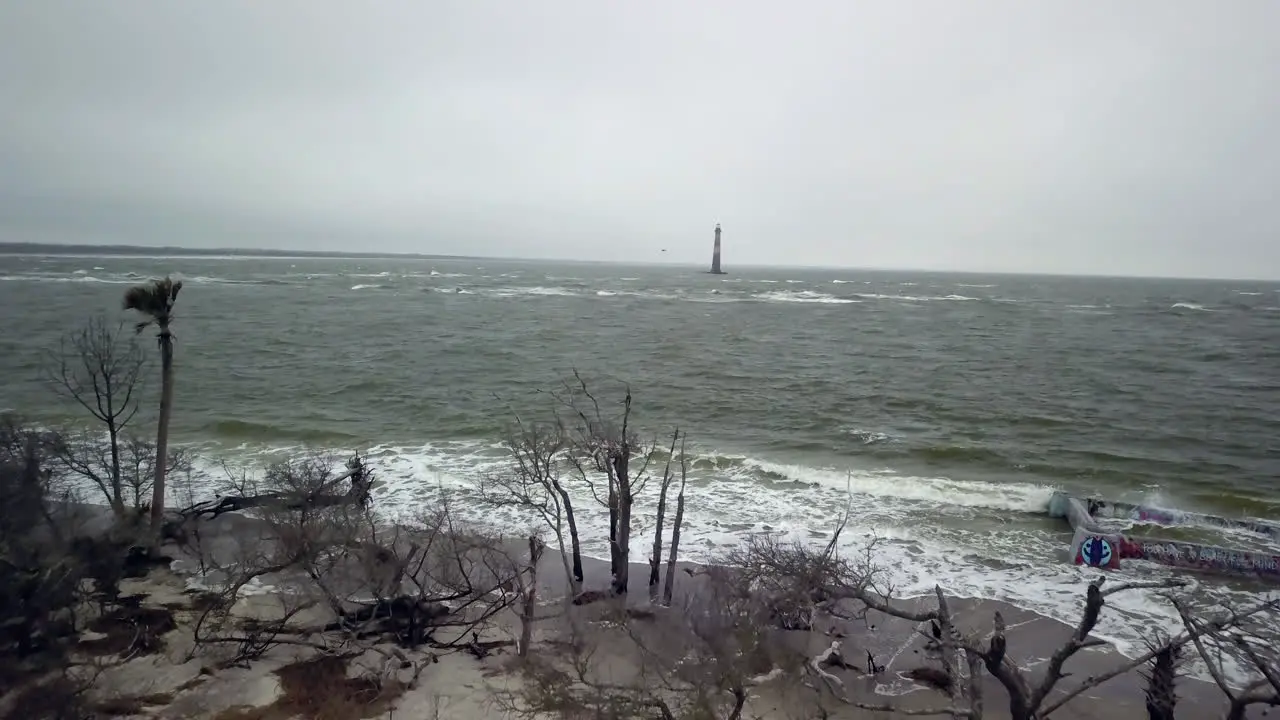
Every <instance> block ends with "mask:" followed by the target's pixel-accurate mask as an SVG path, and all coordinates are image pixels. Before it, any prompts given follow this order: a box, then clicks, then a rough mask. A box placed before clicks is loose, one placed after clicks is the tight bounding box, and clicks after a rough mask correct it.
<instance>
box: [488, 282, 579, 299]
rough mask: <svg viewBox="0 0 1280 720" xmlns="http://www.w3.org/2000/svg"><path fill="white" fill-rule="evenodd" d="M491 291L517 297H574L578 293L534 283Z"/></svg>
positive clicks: (499, 294) (499, 295) (504, 295)
mask: <svg viewBox="0 0 1280 720" xmlns="http://www.w3.org/2000/svg"><path fill="white" fill-rule="evenodd" d="M492 293H493V294H494V295H496V296H498V297H518V296H522V295H534V296H538V297H576V296H577V295H578V293H576V292H574V291H572V290H570V289H568V288H562V287H543V286H541V285H535V286H533V287H506V288H498V289H496V290H493V291H492Z"/></svg>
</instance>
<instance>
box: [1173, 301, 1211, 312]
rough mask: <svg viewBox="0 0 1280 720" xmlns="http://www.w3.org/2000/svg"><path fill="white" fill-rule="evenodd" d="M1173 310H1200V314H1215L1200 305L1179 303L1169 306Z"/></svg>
mask: <svg viewBox="0 0 1280 720" xmlns="http://www.w3.org/2000/svg"><path fill="white" fill-rule="evenodd" d="M1169 309H1171V310H1198V311H1200V312H1213V311H1212V310H1210V309H1208V308H1206V307H1205V306H1203V305H1200V304H1199V303H1190V302H1177V303H1174V304H1172V305H1170V306H1169Z"/></svg>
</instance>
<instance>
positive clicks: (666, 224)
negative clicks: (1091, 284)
mask: <svg viewBox="0 0 1280 720" xmlns="http://www.w3.org/2000/svg"><path fill="white" fill-rule="evenodd" d="M1277 27H1280V4H1277V3H1274V2H1270V1H1269V0H1239V1H1237V2H1233V3H1228V4H1216V5H1215V4H1212V3H1203V2H1193V1H1192V0H1173V1H1169V0H1166V1H1164V2H1158V1H1154V0H1152V1H1137V2H1128V3H1102V2H1095V3H1073V4H1050V3H1013V2H1006V1H996V0H987V1H981V0H970V1H969V2H963V3H960V2H949V1H947V0H932V1H929V0H918V1H916V2H910V3H904V2H878V3H845V2H836V1H835V0H832V1H831V2H823V3H818V2H808V3H800V4H786V3H777V2H764V1H763V0H750V1H749V2H728V1H725V2H710V1H708V2H699V3H677V2H674V1H667V0H661V1H659V2H653V3H638V2H637V3H600V2H589V1H586V0H583V1H580V2H571V1H568V0H565V1H562V2H553V3H510V2H497V1H496V0H469V1H468V2H465V3H461V2H459V3H445V2H432V3H425V2H422V3H413V2H375V3H339V2H332V1H317V0H308V1H302V0H296V1H282V0H275V1H273V2H270V3H262V2H254V1H252V0H220V1H219V2H217V3H197V2H181V1H179V2H165V3H97V2H89V1H85V2H73V1H72V0H50V1H48V2H26V3H20V2H14V3H4V4H2V5H0V40H2V42H0V233H3V237H4V239H11V240H22V239H43V240H65V241H77V242H85V241H90V242H134V243H139V244H163V243H167V244H190V245H196V246H206V247H212V246H228V245H237V246H264V247H267V246H269V247H284V248H302V247H321V248H323V249H334V250H352V249H359V248H369V249H378V250H386V251H407V252H450V253H474V254H499V255H517V256H526V257H528V256H536V257H539V256H540V257H582V258H588V259H604V260H637V261H648V260H661V259H674V260H684V261H690V262H703V261H704V260H705V255H706V254H707V249H708V244H709V242H708V241H709V237H710V227H711V225H712V224H713V223H715V222H721V223H723V224H724V227H725V233H726V234H725V239H726V248H727V249H726V255H727V258H728V260H729V262H730V263H735V262H736V263H787V264H809V265H853V266H864V267H875V266H880V267H917V268H919V267H924V268H938V269H968V270H998V271H1048V272H1092V273H1114V274H1156V275H1201V276H1203V275H1222V276H1244V277H1257V276H1267V277H1280V238H1278V236H1280V204H1278V203H1276V202H1274V201H1272V200H1271V196H1272V194H1273V192H1274V189H1275V188H1277V187H1280V149H1277V144H1276V142H1275V141H1274V140H1273V139H1272V137H1271V133H1272V128H1275V127H1280V44H1277V43H1275V42H1274V41H1273V38H1274V33H1275V29H1276V28H1277ZM664 247H665V248H668V249H669V252H668V253H667V254H665V255H663V254H660V252H659V251H660V249H661V248H664Z"/></svg>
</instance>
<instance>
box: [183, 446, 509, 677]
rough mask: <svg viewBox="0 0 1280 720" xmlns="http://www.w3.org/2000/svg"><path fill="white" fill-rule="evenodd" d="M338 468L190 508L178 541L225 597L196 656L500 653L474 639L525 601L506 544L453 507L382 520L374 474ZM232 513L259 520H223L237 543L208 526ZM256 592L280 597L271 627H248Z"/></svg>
mask: <svg viewBox="0 0 1280 720" xmlns="http://www.w3.org/2000/svg"><path fill="white" fill-rule="evenodd" d="M338 467H339V466H338V463H337V461H336V460H335V459H333V458H325V457H320V456H313V457H308V458H303V459H299V460H294V461H291V462H286V463H281V464H279V465H276V466H273V467H272V468H270V469H269V470H268V471H267V473H266V474H265V475H264V476H263V477H262V479H260V480H258V479H252V480H251V479H249V478H248V477H247V476H246V475H243V474H241V475H239V476H236V482H235V485H236V489H237V490H238V491H239V494H236V495H228V496H224V497H222V498H219V499H218V500H217V501H212V502H209V503H201V504H197V505H194V506H192V512H190V513H188V514H187V517H186V519H185V520H184V523H183V525H184V528H183V530H182V532H181V533H179V534H180V535H181V537H182V538H184V541H185V543H186V545H187V549H188V552H190V553H192V554H194V555H197V556H199V557H200V560H199V563H200V565H201V567H202V568H204V569H205V571H206V578H207V580H208V582H210V583H211V591H212V596H213V597H214V598H216V600H214V601H213V602H209V603H208V604H207V607H206V608H205V609H204V610H203V611H202V612H201V613H200V615H199V617H198V619H197V621H196V623H195V626H194V627H195V635H196V645H197V648H208V647H210V646H214V645H218V646H222V647H224V648H228V649H227V650H223V651H222V654H223V655H224V656H225V657H224V661H225V662H235V663H245V662H249V661H251V660H253V659H254V658H257V657H260V656H261V655H262V654H264V653H265V652H267V651H269V650H270V649H271V648H272V647H274V646H276V645H279V644H290V645H301V646H308V647H313V648H317V649H323V650H326V651H337V650H346V649H350V648H369V647H374V646H377V645H379V644H381V643H385V642H392V643H395V644H397V645H399V646H400V647H402V648H406V649H412V648H420V647H429V648H431V649H436V650H439V649H445V650H450V649H459V648H466V649H469V650H471V651H472V652H477V651H481V652H482V651H485V650H486V649H488V650H491V649H492V647H493V644H492V643H480V642H479V640H478V639H477V638H476V636H475V634H476V633H477V632H478V631H479V630H481V629H483V628H485V627H487V626H488V625H489V624H490V623H491V622H492V621H493V620H494V618H495V617H496V616H497V615H498V614H499V613H500V612H502V611H503V610H505V609H506V608H508V607H510V606H511V605H512V604H513V603H514V602H515V601H516V600H517V597H518V593H517V592H515V590H514V587H515V584H516V583H515V578H516V576H517V575H518V574H519V573H520V572H521V571H522V569H523V565H522V563H521V562H520V561H519V560H518V558H517V557H516V556H515V555H513V554H512V553H511V552H510V548H509V547H508V545H507V543H505V542H504V541H503V540H502V539H501V538H494V537H491V536H488V535H485V534H483V533H479V532H476V531H473V530H470V529H468V528H465V527H462V526H459V525H458V524H456V523H455V522H454V520H453V516H452V514H451V513H450V511H449V505H448V502H447V501H445V502H443V503H442V504H441V505H440V506H439V507H438V508H435V509H433V510H430V511H423V512H421V513H420V514H419V515H418V516H417V517H416V518H414V519H412V520H409V521H401V522H396V523H391V522H387V521H384V520H383V519H382V518H380V517H379V516H378V514H377V513H376V512H375V511H374V510H373V509H372V508H371V507H370V506H369V503H368V502H367V500H368V495H367V491H368V486H369V484H370V479H371V476H372V472H371V470H370V469H369V468H366V467H365V466H364V464H363V462H361V461H359V460H358V459H357V460H353V461H351V462H348V463H347V465H346V472H343V473H336V472H335V471H336V470H337V469H338ZM346 480H349V481H350V489H349V490H347V491H345V492H342V491H341V488H340V483H341V482H342V481H346ZM228 507H234V509H237V510H244V511H247V512H248V513H249V514H250V515H251V516H252V517H251V518H250V519H245V518H239V517H228V518H223V519H222V520H221V521H225V522H234V523H236V524H237V525H238V529H237V530H236V531H235V534H236V535H237V538H236V542H233V543H227V542H225V541H218V540H217V539H216V538H210V537H209V535H210V533H211V532H212V528H210V527H203V528H202V525H203V524H204V523H207V522H209V520H206V518H210V519H212V518H218V517H219V516H221V515H224V514H225V513H227V512H231V510H227V509H226V508H228ZM223 540H225V538H223ZM229 547H230V548H232V549H230V550H228V548H229ZM258 585H269V586H274V588H275V590H274V591H272V592H270V593H266V594H264V595H263V596H262V598H260V599H258V600H256V601H255V603H256V605H257V609H258V614H259V615H263V614H264V613H265V614H266V615H267V617H261V618H260V619H257V620H255V621H252V622H247V621H246V620H245V619H243V618H242V617H240V616H239V615H237V611H236V603H237V601H238V600H239V599H240V598H241V597H242V595H243V593H244V591H245V590H246V589H249V588H251V587H256V586H258ZM265 605H270V607H269V608H264V606H265ZM268 610H269V611H268Z"/></svg>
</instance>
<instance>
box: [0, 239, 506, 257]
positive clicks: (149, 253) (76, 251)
mask: <svg viewBox="0 0 1280 720" xmlns="http://www.w3.org/2000/svg"><path fill="white" fill-rule="evenodd" d="M0 255H89V256H120V257H157V256H159V257H262V258H334V259H347V260H350V259H356V258H379V259H411V260H496V259H499V258H487V257H481V256H479V255H430V254H426V253H389V252H358V253H355V252H340V251H336V250H332V251H331V250H274V249H270V248H262V249H254V248H186V247H178V246H175V245H164V246H154V247H153V246H147V245H61V244H56V243H48V244H45V243H0Z"/></svg>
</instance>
